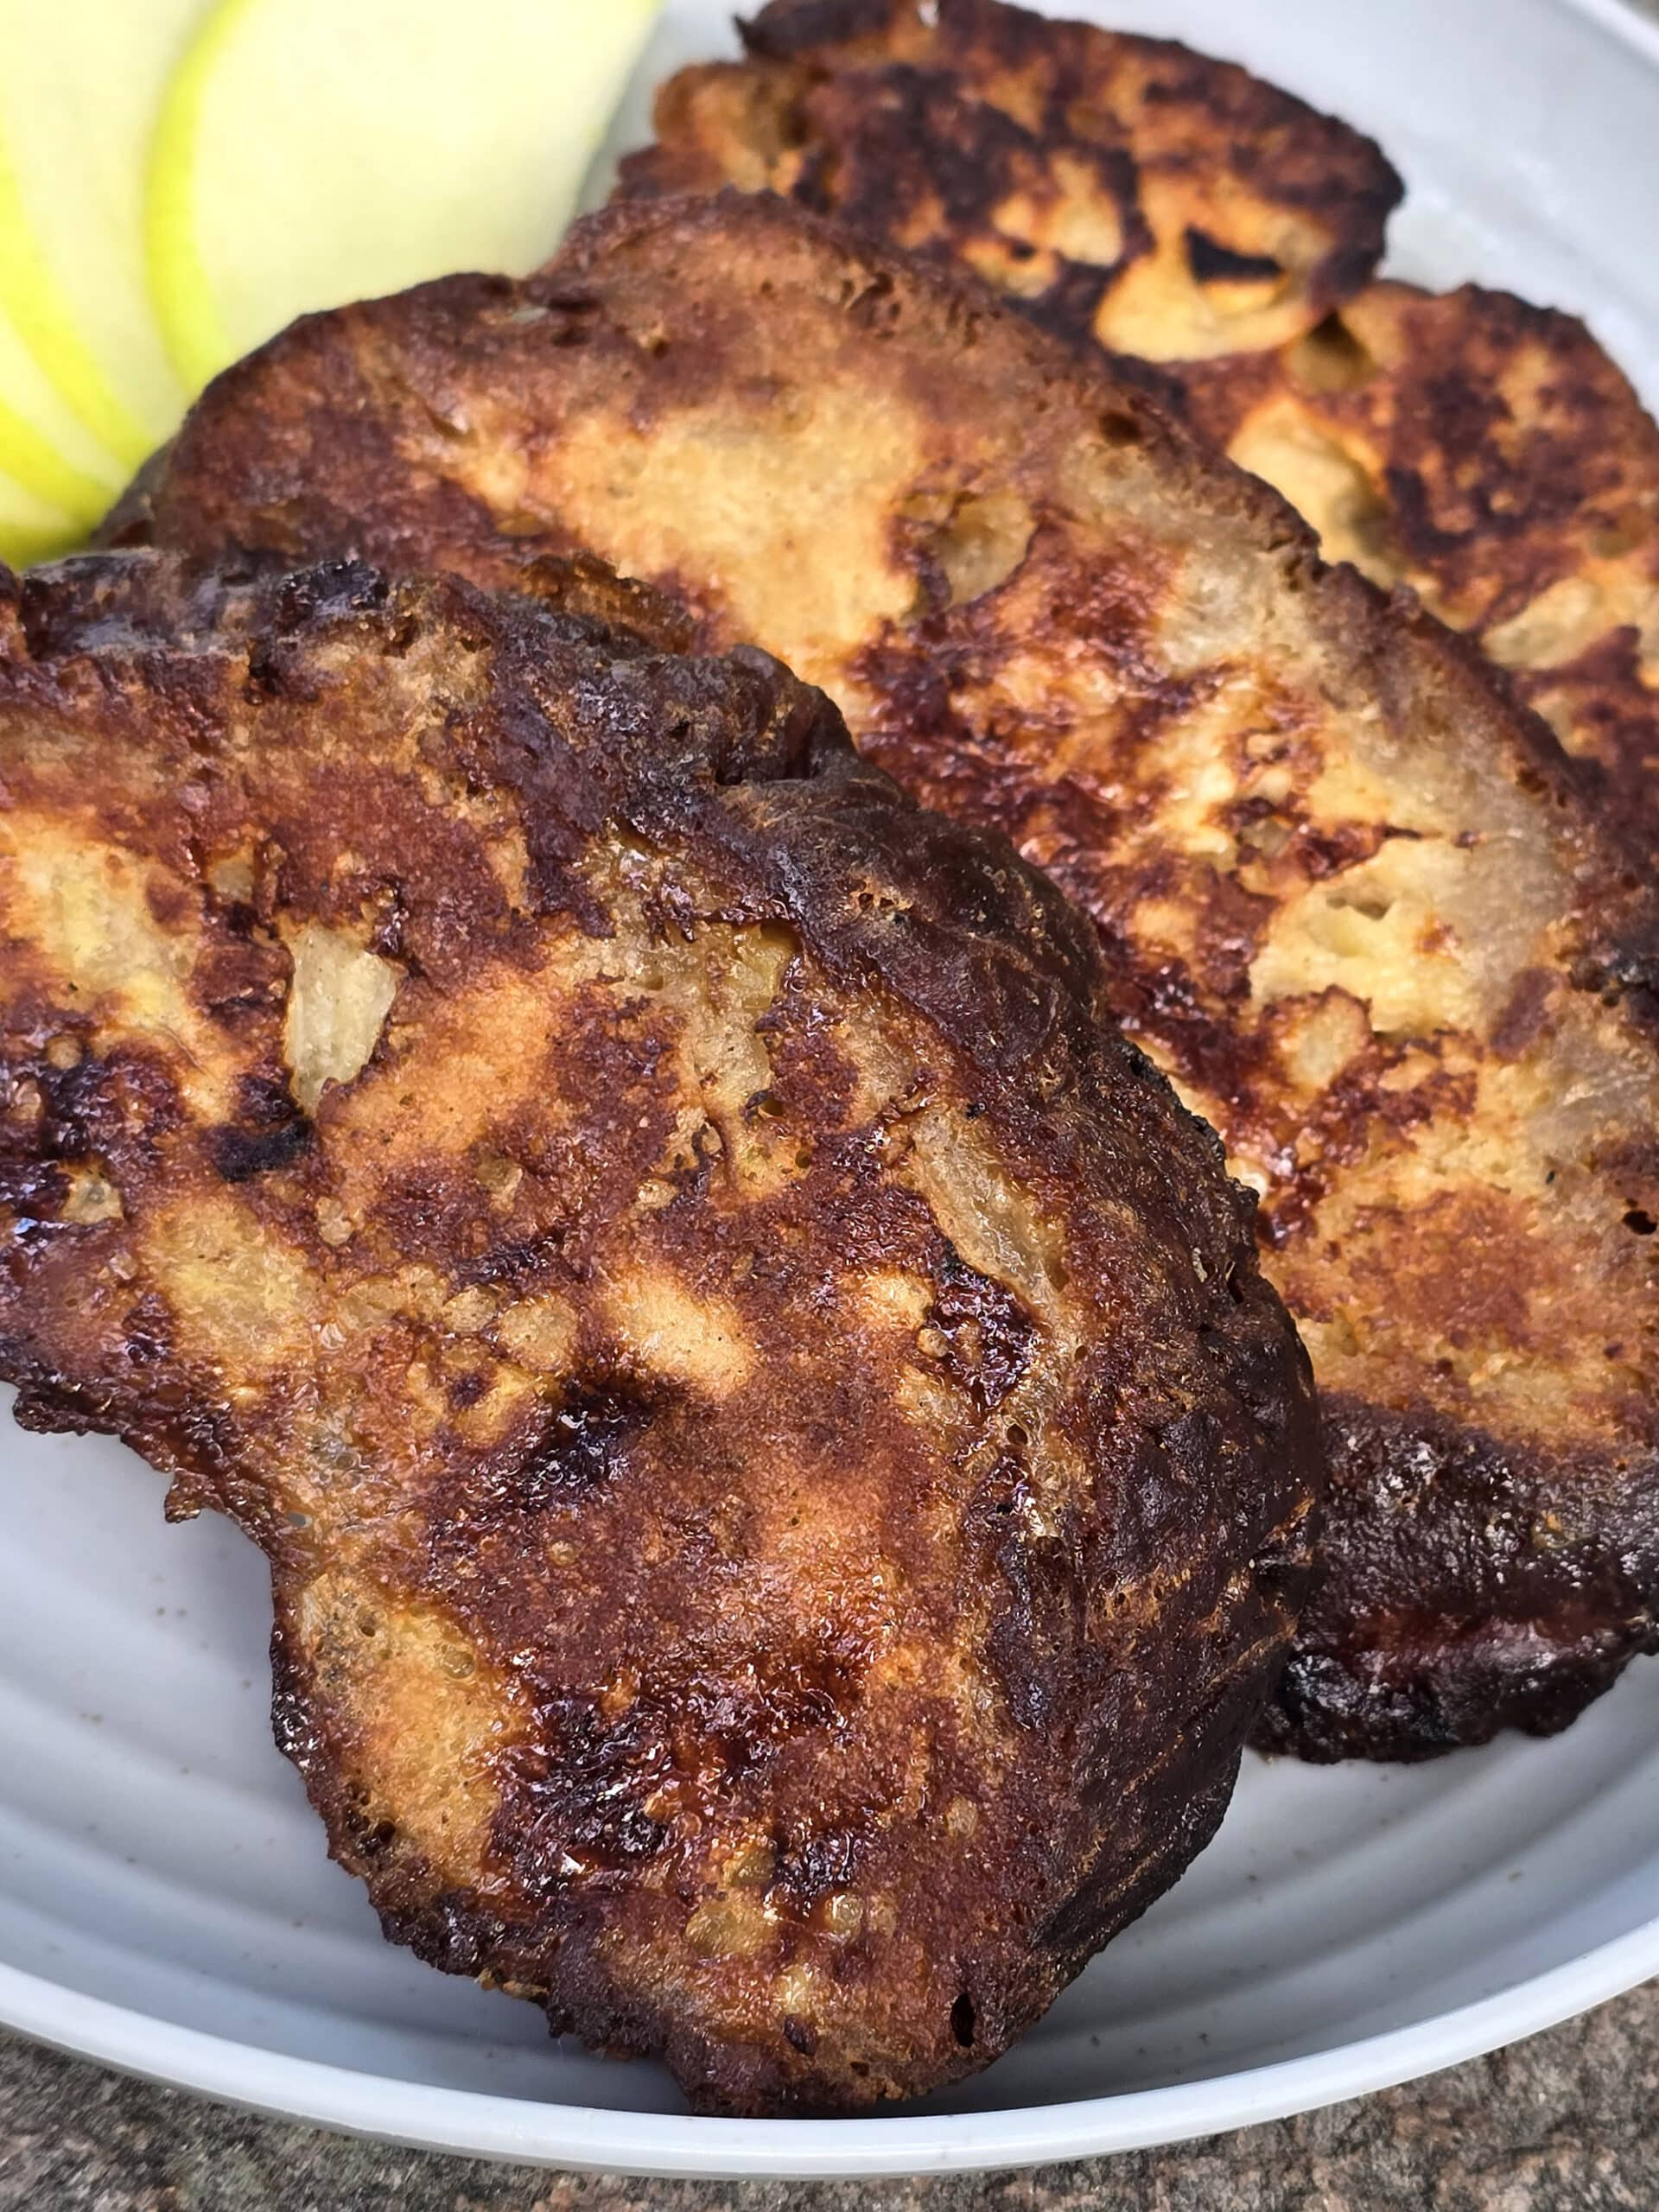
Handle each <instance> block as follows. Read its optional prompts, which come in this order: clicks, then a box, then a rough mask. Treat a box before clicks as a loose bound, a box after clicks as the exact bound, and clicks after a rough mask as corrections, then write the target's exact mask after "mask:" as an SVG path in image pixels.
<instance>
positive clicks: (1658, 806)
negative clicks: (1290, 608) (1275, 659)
mask: <svg viewBox="0 0 1659 2212" xmlns="http://www.w3.org/2000/svg"><path fill="white" fill-rule="evenodd" d="M1181 375H1182V378H1183V381H1184V383H1185V390H1186V395H1187V403H1188V406H1189V408H1190V411H1191V414H1192V419H1193V420H1194V421H1195V422H1196V423H1198V427H1199V428H1200V429H1202V430H1204V432H1205V434H1206V435H1208V436H1210V437H1212V438H1214V440H1215V441H1216V442H1217V444H1218V445H1220V446H1222V447H1223V448H1224V449H1225V450H1226V451H1227V452H1228V453H1229V454H1230V455H1231V456H1232V458H1233V459H1234V460H1235V461H1237V462H1239V463H1240V464H1241V466H1242V467H1246V468H1249V469H1250V470H1252V471H1254V473H1255V474H1256V475H1258V476H1263V477H1265V478H1266V479H1267V480H1268V483H1270V484H1273V485H1274V486H1277V488H1278V489H1279V490H1280V491H1281V492H1282V493H1284V494H1285V496H1286V498H1287V499H1289V500H1291V501H1292V503H1293V504H1294V505H1295V506H1297V507H1298V508H1300V511H1301V512H1302V513H1303V515H1304V516H1306V518H1307V520H1308V521H1309V522H1311V523H1312V524H1313V527H1314V528H1315V529H1316V530H1317V531H1319V535H1320V537H1321V538H1322V540H1323V541H1324V547H1325V553H1326V556H1328V557H1329V558H1330V559H1332V560H1333V561H1334V560H1342V561H1351V562H1353V563H1354V564H1355V565H1356V567H1357V568H1360V569H1363V570H1364V571H1365V573H1366V575H1370V576H1374V577H1376V580H1377V582H1380V583H1384V584H1395V583H1408V584H1409V585H1411V586H1412V588H1414V590H1415V591H1416V592H1417V593H1418V594H1420V596H1421V598H1422V600H1423V602H1424V604H1425V605H1426V606H1427V607H1432V608H1433V611H1434V613H1436V614H1438V615H1439V616H1440V619H1441V620H1442V621H1446V622H1449V623H1451V624H1452V626H1453V627H1454V628H1455V629H1459V630H1466V631H1468V632H1470V633H1471V635H1472V636H1473V637H1475V638H1477V639H1478V640H1479V641H1480V643H1481V645H1483V646H1484V649H1485V651H1486V652H1488V653H1489V654H1490V655H1491V658H1493V659H1494V660H1495V661H1497V663H1498V664H1499V665H1500V666H1502V667H1503V668H1506V669H1508V670H1510V672H1511V674H1512V676H1513V677H1514V680H1515V683H1516V687H1517V689H1518V690H1520V692H1521V694H1522V697H1524V698H1526V699H1529V700H1530V701H1531V702H1532V703H1533V704H1534V705H1535V706H1536V707H1537V708H1538V709H1540V711H1541V713H1542V714H1543V715H1545V716H1546V718H1547V719H1548V721H1549V722H1550V723H1551V725H1552V726H1553V728H1554V730H1555V733H1556V734H1557V736H1558V737H1559V738H1560V741H1561V742H1562V744H1563V745H1565V746H1566V747H1567V750H1568V751H1569V752H1570V753H1575V754H1576V755H1578V757H1579V759H1580V761H1581V762H1582V764H1583V766H1584V768H1585V770H1586V773H1587V775H1588V776H1589V778H1590V779H1591V782H1592V788H1593V789H1594V791H1595V792H1596V795H1597V797H1598V798H1599V802H1600V803H1601V804H1602V806H1603V809H1604V810H1605V814H1606V817H1607V818H1608V820H1609V821H1610V822H1612V823H1615V824H1617V825H1618V826H1619V827H1620V828H1622V829H1624V831H1625V832H1626V833H1627V834H1628V836H1629V839H1630V843H1631V845H1632V847H1633V849H1635V851H1636V852H1637V854H1638V855H1639V856H1640V857H1641V858H1643V860H1646V859H1647V858H1648V857H1649V855H1651V853H1652V852H1653V850H1654V848H1655V845H1656V842H1659V427H1656V425H1655V424H1654V423H1653V421H1652V419H1651V417H1650V416H1649V415H1648V413H1647V411H1646V410H1645V409H1644V408H1643V405H1642V403H1641V401H1640V400H1639V399H1638V398H1637V396H1636V393H1635V392H1634V391H1632V390H1631V388H1630V384H1629V382H1628V381H1627V379H1626V378H1624V376H1623V375H1622V374H1621V373H1620V372H1619V371H1618V369H1617V368H1616V367H1615V366H1614V365H1613V363H1612V362H1611V361H1610V360H1609V359H1608V358H1607V356H1606V354H1605V353H1603V351H1602V349H1601V347H1600V346H1598V345H1597V343H1596V341H1595V340H1594V339H1593V338H1592V336H1591V335H1590V333H1589V332H1588V331H1587V330H1586V328H1585V327H1584V325H1583V324H1582V323H1581V322H1579V321H1575V320H1574V319H1573V317H1572V316H1571V315H1557V314H1554V313H1553V312H1552V311H1551V310H1549V309H1547V308H1535V307H1529V305H1528V304H1527V302H1525V301H1524V300H1517V299H1516V298H1515V297H1513V296H1512V295H1510V293H1507V292H1486V291H1482V290H1480V289H1478V287H1476V286H1474V285H1472V284H1471V285H1465V287H1464V288H1463V289H1462V290H1461V291H1457V292H1449V293H1446V294H1444V295H1441V296H1436V295H1434V294H1433V293H1428V292H1420V291H1417V290H1416V289H1414V288H1413V287H1412V286H1410V285H1408V284H1395V283H1379V284H1373V285H1372V286H1370V289H1368V290H1366V291H1364V292H1363V293H1361V294H1360V296H1359V297H1358V298H1357V299H1356V300H1353V301H1352V302H1350V304H1349V305H1348V306H1347V307H1346V308H1344V309H1343V310H1342V312H1341V313H1340V314H1339V315H1332V317H1331V318H1330V319H1329V320H1328V321H1326V322H1325V323H1323V324H1322V325H1321V326H1320V327H1319V329H1318V330H1316V331H1313V332H1312V333H1310V334H1308V335H1307V336H1306V337H1305V338H1303V339H1302V340H1300V341H1299V342H1298V343H1296V344H1294V345H1292V346H1286V347H1284V348H1282V349H1280V350H1277V351H1274V352H1272V353H1262V354H1251V355H1241V356H1237V357H1235V358H1233V359H1227V360H1218V361H1213V362H1205V363H1203V364H1198V365H1189V366H1187V367H1186V368H1185V369H1183V371H1182V372H1181Z"/></svg>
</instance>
